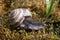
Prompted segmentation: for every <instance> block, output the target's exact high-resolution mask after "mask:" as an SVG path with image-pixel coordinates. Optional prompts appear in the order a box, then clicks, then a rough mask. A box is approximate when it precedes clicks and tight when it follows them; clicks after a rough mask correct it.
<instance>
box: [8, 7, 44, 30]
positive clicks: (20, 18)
mask: <svg viewBox="0 0 60 40" xmlns="http://www.w3.org/2000/svg"><path fill="white" fill-rule="evenodd" d="M28 16H29V17H28ZM31 17H32V14H31V12H30V11H29V10H28V9H24V8H20V9H15V10H12V11H11V13H10V14H9V22H10V25H12V26H14V27H18V26H20V27H21V28H27V29H32V30H39V29H41V28H43V26H44V24H45V23H43V22H39V21H37V20H35V19H32V18H31Z"/></svg>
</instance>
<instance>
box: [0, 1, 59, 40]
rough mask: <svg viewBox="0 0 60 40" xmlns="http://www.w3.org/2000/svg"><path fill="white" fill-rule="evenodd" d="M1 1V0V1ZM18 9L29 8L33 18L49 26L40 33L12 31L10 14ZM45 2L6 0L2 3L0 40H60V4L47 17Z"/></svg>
mask: <svg viewBox="0 0 60 40" xmlns="http://www.w3.org/2000/svg"><path fill="white" fill-rule="evenodd" d="M0 1H1V0H0ZM16 8H29V9H30V11H31V12H32V15H33V18H36V19H37V20H39V21H41V22H44V21H46V23H47V24H48V25H49V26H48V27H43V28H42V29H40V30H38V31H30V30H25V29H20V30H17V29H13V30H11V29H10V24H9V17H8V15H9V13H10V12H11V11H12V10H13V9H16ZM45 9H46V7H45V0H15V1H14V0H13V1H9V0H6V2H5V1H4V3H3V2H2V1H1V3H0V40H60V3H58V4H57V5H56V7H55V8H54V9H53V10H52V12H51V15H50V16H49V18H47V20H46V17H45V11H46V10H45Z"/></svg>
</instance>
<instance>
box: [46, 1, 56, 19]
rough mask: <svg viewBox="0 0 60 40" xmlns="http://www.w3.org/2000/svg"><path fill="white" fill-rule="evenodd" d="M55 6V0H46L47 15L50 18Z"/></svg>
mask: <svg viewBox="0 0 60 40" xmlns="http://www.w3.org/2000/svg"><path fill="white" fill-rule="evenodd" d="M54 7H55V2H54V0H46V17H47V18H48V17H49V15H50V12H51V11H52V9H53V8H54Z"/></svg>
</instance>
